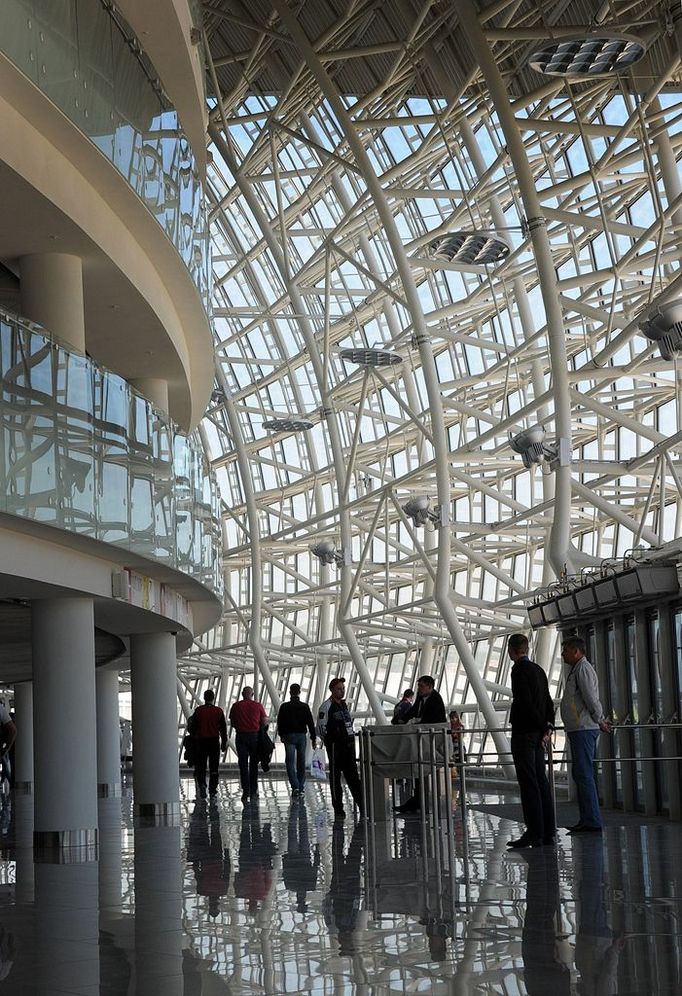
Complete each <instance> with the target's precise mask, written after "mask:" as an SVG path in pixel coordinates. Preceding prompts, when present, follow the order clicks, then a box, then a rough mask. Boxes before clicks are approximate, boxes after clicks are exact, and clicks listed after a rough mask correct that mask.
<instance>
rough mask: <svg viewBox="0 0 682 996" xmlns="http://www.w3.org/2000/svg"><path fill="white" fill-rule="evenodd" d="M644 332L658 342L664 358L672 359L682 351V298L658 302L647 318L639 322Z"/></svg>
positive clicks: (648, 337) (647, 336) (652, 340)
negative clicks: (663, 302) (662, 302)
mask: <svg viewBox="0 0 682 996" xmlns="http://www.w3.org/2000/svg"><path fill="white" fill-rule="evenodd" d="M639 327H640V329H641V331H642V333H643V334H644V335H645V336H646V338H647V339H650V340H651V342H655V343H657V344H658V348H659V350H660V353H661V356H662V357H663V359H664V360H672V359H673V358H674V357H675V356H679V355H680V353H682V300H677V301H668V302H667V303H666V304H657V305H656V306H655V307H654V308H652V309H651V310H650V311H649V313H648V315H647V316H646V318H645V319H643V320H642V321H641V322H639Z"/></svg>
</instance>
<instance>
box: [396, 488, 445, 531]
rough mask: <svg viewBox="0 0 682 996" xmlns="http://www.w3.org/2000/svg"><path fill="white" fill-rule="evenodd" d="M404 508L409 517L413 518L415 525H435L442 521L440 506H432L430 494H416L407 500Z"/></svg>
mask: <svg viewBox="0 0 682 996" xmlns="http://www.w3.org/2000/svg"><path fill="white" fill-rule="evenodd" d="M402 510H403V512H404V513H405V515H406V516H407V517H408V519H412V523H413V525H414V526H429V525H431V526H435V525H436V524H437V523H438V524H440V521H441V517H440V507H438V506H437V507H436V508H431V499H430V498H429V497H428V495H415V496H414V498H410V500H409V501H406V502H405V504H404V505H403V506H402Z"/></svg>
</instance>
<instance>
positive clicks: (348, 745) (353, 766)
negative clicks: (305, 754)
mask: <svg viewBox="0 0 682 996" xmlns="http://www.w3.org/2000/svg"><path fill="white" fill-rule="evenodd" d="M325 747H326V748H327V757H328V758H329V784H330V786H331V790H332V806H333V807H334V809H335V810H336V811H337V812H338V811H340V810H341V809H343V790H342V788H341V775H343V777H344V778H345V779H346V785H347V786H348V788H349V789H350V794H351V795H352V796H353V802H354V803H355V805H356V806H357V807H358V809H360V810H361V811H362V789H361V788H360V775H359V774H358V765H357V761H356V759H355V741H354V740H352V739H350V738H349V739H348V740H345V741H344V740H341V741H338V742H332V741H325Z"/></svg>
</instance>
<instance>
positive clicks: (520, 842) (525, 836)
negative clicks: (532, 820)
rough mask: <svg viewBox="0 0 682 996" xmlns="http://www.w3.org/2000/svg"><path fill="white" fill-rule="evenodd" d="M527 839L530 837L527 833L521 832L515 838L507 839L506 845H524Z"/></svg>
mask: <svg viewBox="0 0 682 996" xmlns="http://www.w3.org/2000/svg"><path fill="white" fill-rule="evenodd" d="M529 840H530V837H529V836H528V834H527V833H522V834H521V836H520V837H517V838H516V840H508V841H507V847H524V846H525V845H526V843H527V842H528V841H529Z"/></svg>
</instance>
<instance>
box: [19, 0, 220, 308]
mask: <svg viewBox="0 0 682 996" xmlns="http://www.w3.org/2000/svg"><path fill="white" fill-rule="evenodd" d="M0 51H2V53H3V54H4V55H6V56H7V58H8V59H10V60H11V61H12V62H13V63H14V65H15V66H17V68H18V69H20V70H21V71H22V72H23V73H24V74H25V75H26V76H27V77H28V78H29V79H30V80H31V82H32V83H35V85H36V86H37V87H39V88H40V90H42V92H43V93H44V94H45V95H46V96H47V97H49V99H50V100H51V101H52V102H53V103H54V104H55V105H56V106H57V107H58V108H59V109H60V110H61V111H63V112H64V114H66V116H67V117H68V118H69V120H70V121H72V122H73V124H75V125H76V127H78V128H79V129H80V130H81V131H82V132H83V134H85V135H87V137H88V138H89V139H90V141H91V142H93V143H94V144H95V145H96V146H97V148H98V149H99V150H100V152H101V153H102V154H103V155H104V156H106V158H107V159H108V160H109V162H111V163H112V164H113V165H114V166H115V167H116V169H117V170H118V172H119V173H120V174H121V175H122V176H123V177H124V178H125V179H126V180H127V181H128V183H129V184H130V186H131V187H132V188H133V190H134V191H135V193H136V194H137V196H138V197H139V198H140V199H141V201H142V202H143V204H144V205H145V206H146V207H147V208H148V210H149V211H151V213H152V214H153V215H154V217H155V218H156V220H157V221H158V223H159V224H160V225H161V227H162V228H163V230H164V232H165V233H166V235H167V236H168V238H169V239H170V240H171V241H172V242H173V244H174V245H175V247H176V249H177V250H178V252H179V253H180V256H181V257H182V259H183V261H184V263H185V265H186V266H187V268H188V270H189V272H190V273H191V275H192V277H193V279H194V282H195V284H196V286H197V289H198V291H199V293H200V295H201V298H202V301H203V303H204V307H205V308H206V311H207V312H209V311H210V292H211V266H210V254H209V240H208V222H207V214H206V206H205V201H204V194H203V188H202V184H201V181H200V179H199V175H198V173H197V169H196V164H195V160H194V155H193V153H192V149H191V147H190V145H189V142H188V141H187V138H186V137H185V135H184V133H183V131H182V126H181V123H180V120H179V118H178V115H177V112H176V111H175V109H174V108H173V107H172V106H171V105H170V103H169V101H168V99H167V97H166V96H165V95H164V94H163V93H162V92H161V90H160V88H159V85H158V81H155V80H153V79H152V73H151V69H150V67H147V65H146V64H145V60H144V56H143V54H142V53H141V51H140V49H139V46H138V45H137V42H136V40H135V39H134V38H133V35H132V32H131V30H130V28H129V27H128V25H127V24H126V23H125V22H124V21H123V20H122V18H121V17H120V15H119V14H118V13H115V12H114V11H113V10H112V7H111V4H105V3H103V2H102V0H50V3H43V2H41V0H5V2H4V3H3V5H2V31H0Z"/></svg>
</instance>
